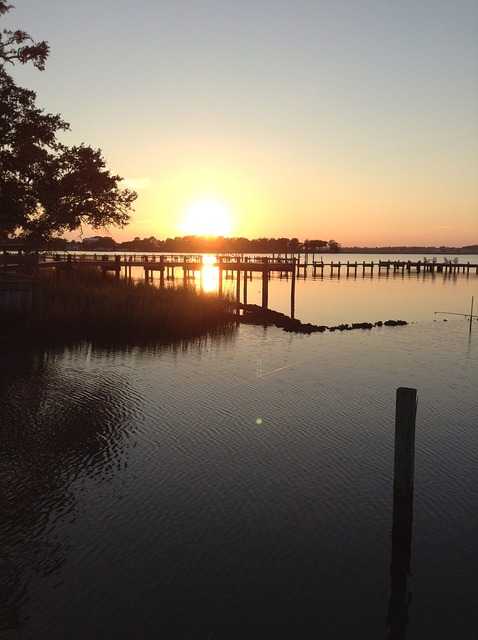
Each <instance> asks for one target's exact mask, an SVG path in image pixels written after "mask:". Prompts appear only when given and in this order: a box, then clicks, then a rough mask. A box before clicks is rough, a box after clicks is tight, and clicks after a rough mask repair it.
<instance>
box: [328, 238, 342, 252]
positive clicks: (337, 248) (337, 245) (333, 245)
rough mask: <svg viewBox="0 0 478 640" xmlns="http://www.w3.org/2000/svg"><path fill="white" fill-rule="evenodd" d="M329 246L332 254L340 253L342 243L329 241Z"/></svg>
mask: <svg viewBox="0 0 478 640" xmlns="http://www.w3.org/2000/svg"><path fill="white" fill-rule="evenodd" d="M328 245H329V251H330V253H339V251H340V250H341V246H340V243H338V242H337V241H336V240H329V242H328Z"/></svg>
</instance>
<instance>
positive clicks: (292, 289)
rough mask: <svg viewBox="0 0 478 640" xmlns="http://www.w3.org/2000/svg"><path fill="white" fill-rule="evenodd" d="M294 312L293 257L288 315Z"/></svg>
mask: <svg viewBox="0 0 478 640" xmlns="http://www.w3.org/2000/svg"><path fill="white" fill-rule="evenodd" d="M294 314H295V259H294V258H293V259H292V282H291V285H290V317H291V318H293V317H294Z"/></svg>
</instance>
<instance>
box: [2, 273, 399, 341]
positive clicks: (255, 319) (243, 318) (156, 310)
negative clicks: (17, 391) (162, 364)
mask: <svg viewBox="0 0 478 640" xmlns="http://www.w3.org/2000/svg"><path fill="white" fill-rule="evenodd" d="M34 297H35V302H34V305H33V310H32V312H31V313H30V314H27V315H25V314H24V313H21V312H13V313H8V314H5V315H4V314H2V315H4V317H3V318H2V325H3V326H4V327H5V329H6V331H5V332H4V333H3V339H4V340H5V339H6V340H15V338H16V339H22V340H24V341H25V340H28V339H29V340H30V341H31V342H32V343H35V344H56V345H59V344H64V345H66V344H71V343H79V342H91V343H92V344H101V345H105V346H106V345H112V346H113V345H118V344H122V345H133V344H136V345H140V344H152V343H156V344H166V343H172V342H181V341H185V340H190V339H197V338H200V337H203V336H205V335H220V334H221V335H223V334H225V333H228V332H230V331H232V330H233V328H234V327H236V326H237V325H238V324H239V323H245V324H256V325H261V326H264V327H266V326H276V327H278V328H281V329H283V330H284V331H288V332H293V333H304V334H311V333H315V332H324V331H349V330H353V329H371V328H373V327H378V326H383V325H385V326H397V325H405V324H407V322H405V321H403V320H388V321H385V322H375V323H369V322H363V323H354V324H351V325H348V324H341V325H338V326H336V327H327V326H323V325H322V326H317V325H313V324H310V323H305V324H304V323H302V322H301V321H300V320H298V319H295V318H291V317H289V316H287V315H285V314H283V313H280V312H278V311H274V310H271V309H263V308H262V307H260V306H258V305H253V304H247V305H244V304H241V305H240V309H241V310H242V314H241V315H239V313H238V309H237V305H236V303H235V301H234V300H233V299H231V298H230V297H226V298H222V299H221V298H220V297H219V296H218V295H217V293H205V292H199V291H197V290H196V289H195V288H194V287H184V286H178V287H174V286H173V287H168V288H165V289H158V288H157V287H154V286H152V285H149V284H145V283H144V282H133V281H129V280H125V279H121V280H117V279H116V278H114V277H113V276H111V275H107V276H106V277H104V276H103V275H102V274H101V273H100V272H99V271H97V270H94V271H92V270H90V269H79V270H77V271H74V272H71V273H68V275H63V276H62V277H57V276H56V275H55V274H53V273H45V274H42V276H41V277H40V280H39V283H38V288H37V290H36V293H35V296H34Z"/></svg>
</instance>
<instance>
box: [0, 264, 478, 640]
mask: <svg viewBox="0 0 478 640" xmlns="http://www.w3.org/2000/svg"><path fill="white" fill-rule="evenodd" d="M376 259H378V258H377V257H376ZM251 284H252V285H256V284H257V290H255V286H249V298H250V301H251V302H253V301H254V300H252V296H253V295H257V296H259V297H260V280H258V281H255V280H253V282H252V283H251ZM289 287H290V282H287V281H285V280H283V281H280V280H279V279H278V278H273V279H272V280H271V283H270V292H269V299H270V305H271V306H272V307H274V308H277V309H278V310H283V311H286V310H287V305H288V304H289V303H290V298H289V291H290V290H289ZM472 295H475V299H477V300H478V277H476V276H474V275H473V276H470V277H469V278H466V276H463V275H459V276H457V277H456V278H444V277H443V275H437V276H436V277H435V278H432V277H431V276H427V277H425V278H423V277H422V276H420V277H416V276H413V277H411V278H408V277H405V278H404V279H402V278H401V276H399V277H392V276H390V277H389V278H388V279H387V278H386V277H384V276H381V277H380V278H378V277H375V276H374V278H364V279H362V278H361V277H357V279H354V278H348V279H347V278H344V277H342V278H340V280H338V279H336V278H335V279H331V278H328V279H327V278H324V280H319V279H318V280H312V279H311V278H307V279H306V280H300V281H299V282H298V283H297V301H296V315H297V317H299V318H300V319H301V320H304V321H310V322H314V323H317V324H328V325H332V324H340V323H343V322H355V321H376V320H386V319H388V318H389V317H392V318H401V319H404V320H407V321H409V322H410V324H409V325H407V326H404V327H393V328H389V327H381V328H374V329H372V330H370V331H363V330H358V331H350V332H344V333H337V332H335V333H321V334H312V335H310V336H306V335H295V334H287V333H285V332H283V331H281V330H279V329H276V328H273V327H272V328H268V329H264V328H262V327H254V326H240V327H238V328H237V329H234V330H233V331H232V332H231V333H230V334H229V335H226V336H222V337H219V338H217V339H211V338H205V339H203V340H201V341H196V342H194V343H191V344H189V345H187V346H186V345H185V346H183V347H176V348H173V347H170V348H161V349H159V348H158V349H127V350H126V349H125V350H114V351H112V350H92V349H91V347H88V346H84V347H82V348H78V349H73V350H63V351H57V352H53V351H40V350H38V351H36V352H31V351H27V350H16V351H15V352H14V353H12V352H11V351H8V350H6V349H4V350H3V351H2V354H1V356H0V361H1V365H2V366H1V373H0V407H1V415H2V420H1V426H0V443H1V453H2V465H1V471H0V474H1V478H0V480H1V487H2V489H1V491H2V503H3V504H2V519H1V521H0V537H1V542H2V552H1V553H2V555H1V560H0V564H1V567H0V593H1V594H3V595H2V596H1V598H2V599H1V603H2V607H1V610H0V613H1V617H0V621H1V625H0V629H1V631H0V637H2V638H6V639H12V638H14V639H17V638H18V639H24V638H31V639H34V640H37V639H38V640H42V639H56V638H58V639H60V638H61V639H63V638H89V639H90V638H93V639H97V638H98V639H103V638H108V639H110V638H111V639H115V640H116V639H122V638H124V639H126V638H127V639H130V638H138V639H142V638H145V639H148V638H168V639H170V638H178V639H179V638H180V639H183V640H189V639H191V640H196V639H197V640H202V639H204V640H207V639H208V638H211V639H216V638H218V639H232V640H236V639H237V640H250V639H252V640H256V639H257V640H259V639H260V640H268V639H270V638H273V639H282V638H287V639H291V638H301V640H302V639H309V638H310V639H312V638H314V639H316V638H339V639H342V638H344V639H347V638H350V639H356V638H364V639H373V638H388V637H406V638H407V639H408V640H411V639H417V640H422V639H427V638H433V639H436V638H438V639H440V638H442V639H443V640H445V639H446V640H449V639H453V640H455V639H463V640H469V639H472V638H477V637H478V631H477V629H478V626H477V619H476V614H475V608H476V601H477V595H478V593H477V584H478V581H477V566H478V564H477V560H478V558H477V551H476V549H477V547H476V540H477V518H476V514H477V512H478V511H477V507H478V496H477V494H478V491H477V489H478V480H477V473H476V469H477V465H476V463H477V451H478V447H477V444H478V435H477V429H476V426H477V423H478V421H477V418H478V402H477V400H476V398H477V394H476V388H477V382H478V367H477V363H478V351H477V342H476V340H477V336H478V323H476V322H475V326H474V327H473V329H474V330H473V331H472V332H471V334H470V333H469V331H468V325H467V322H466V320H465V319H464V318H462V317H460V316H442V315H435V314H434V312H435V311H438V310H440V309H441V310H445V311H456V312H463V313H467V312H468V311H469V306H470V300H471V296H472ZM445 307H448V308H445ZM444 318H445V319H447V322H445V321H444ZM400 386H411V387H415V388H417V389H418V393H419V405H418V415H417V435H416V462H415V495H414V516H413V539H412V546H411V558H410V563H411V576H408V578H407V591H409V592H411V594H412V599H411V602H410V604H409V606H408V621H407V623H406V630H405V632H404V634H403V633H402V635H399V632H398V631H397V624H398V623H397V622H396V621H395V622H394V628H395V629H393V628H391V627H390V625H389V626H387V615H388V612H389V604H390V603H389V601H390V596H391V593H392V592H391V583H390V560H391V550H392V541H391V536H390V533H391V526H392V500H391V498H392V484H393V436H394V433H393V432H394V411H395V406H394V405H395V391H396V389H397V388H398V387H400ZM394 633H395V635H393V634H394Z"/></svg>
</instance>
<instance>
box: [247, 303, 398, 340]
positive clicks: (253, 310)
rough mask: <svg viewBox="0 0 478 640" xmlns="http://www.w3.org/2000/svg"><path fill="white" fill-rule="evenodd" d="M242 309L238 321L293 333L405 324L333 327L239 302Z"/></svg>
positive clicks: (390, 324)
mask: <svg viewBox="0 0 478 640" xmlns="http://www.w3.org/2000/svg"><path fill="white" fill-rule="evenodd" d="M241 309H242V311H243V313H242V315H241V316H240V322H242V323H244V324H262V325H264V326H271V325H273V326H275V327H279V328H280V329H283V330H284V331H289V332H293V333H317V332H319V333H322V332H324V331H352V330H353V329H373V327H382V326H387V327H397V326H403V325H407V324H408V322H406V321H405V320H385V322H382V321H378V322H354V323H353V324H339V325H337V326H335V327H327V326H325V325H316V324H310V322H307V323H302V322H301V321H300V320H297V319H296V318H291V317H289V316H286V315H285V314H284V313H280V312H279V311H274V310H272V309H264V308H262V307H260V306H259V305H256V304H241Z"/></svg>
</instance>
